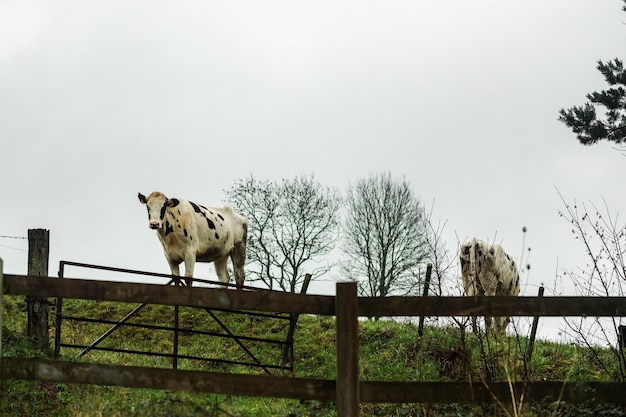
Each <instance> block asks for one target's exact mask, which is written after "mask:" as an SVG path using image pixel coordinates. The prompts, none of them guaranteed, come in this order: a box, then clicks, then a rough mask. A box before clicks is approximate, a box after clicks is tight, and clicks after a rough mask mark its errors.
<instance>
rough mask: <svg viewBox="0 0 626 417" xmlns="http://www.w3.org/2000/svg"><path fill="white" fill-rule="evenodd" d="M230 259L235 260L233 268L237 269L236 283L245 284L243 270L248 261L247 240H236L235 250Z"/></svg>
mask: <svg viewBox="0 0 626 417" xmlns="http://www.w3.org/2000/svg"><path fill="white" fill-rule="evenodd" d="M230 259H231V261H232V262H233V269H234V270H235V283H236V284H237V287H241V286H242V285H243V282H244V280H245V279H246V277H245V275H244V272H243V265H244V264H245V262H246V244H245V242H236V243H235V245H234V247H233V250H232V252H231V254H230Z"/></svg>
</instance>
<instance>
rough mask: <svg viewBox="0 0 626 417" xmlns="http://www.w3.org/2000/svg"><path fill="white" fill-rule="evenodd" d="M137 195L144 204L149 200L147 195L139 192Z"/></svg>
mask: <svg viewBox="0 0 626 417" xmlns="http://www.w3.org/2000/svg"><path fill="white" fill-rule="evenodd" d="M137 197H139V201H140V202H141V203H142V204H146V202H147V201H148V200H146V196H145V195H143V194H141V193H139V194H137Z"/></svg>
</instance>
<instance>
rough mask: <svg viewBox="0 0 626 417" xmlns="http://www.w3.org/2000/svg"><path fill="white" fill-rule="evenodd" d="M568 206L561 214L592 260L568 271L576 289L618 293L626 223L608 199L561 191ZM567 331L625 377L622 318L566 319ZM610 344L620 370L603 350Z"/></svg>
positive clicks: (625, 276)
mask: <svg viewBox="0 0 626 417" xmlns="http://www.w3.org/2000/svg"><path fill="white" fill-rule="evenodd" d="M559 196H560V197H561V200H562V201H563V205H564V206H565V209H564V210H563V211H561V212H560V213H559V214H560V216H561V217H562V218H564V219H565V220H566V221H567V222H568V223H569V224H570V226H571V228H572V229H571V233H572V234H573V235H574V238H575V239H577V240H579V241H580V242H581V243H582V245H583V246H584V249H585V252H586V254H587V256H588V260H589V262H588V263H587V265H586V266H585V267H583V268H579V270H578V271H565V276H566V277H568V278H570V279H571V280H572V282H573V283H574V287H575V290H576V293H577V294H578V295H582V296H607V297H608V296H619V297H623V296H624V295H625V292H626V291H625V290H626V258H625V256H624V251H625V250H626V249H625V248H626V225H624V224H620V223H619V219H618V216H617V215H615V216H613V215H612V214H611V213H610V210H609V208H608V205H607V204H606V201H605V202H604V208H603V209H599V208H598V207H597V206H596V205H595V204H593V203H591V204H590V207H589V208H588V207H587V205H586V204H577V203H576V202H574V203H573V204H571V205H570V204H568V203H566V202H565V199H564V198H563V196H562V195H561V194H560V193H559ZM565 322H566V325H567V327H568V329H567V330H566V332H567V333H568V334H569V335H570V336H572V337H573V338H574V339H575V340H576V341H577V342H578V343H579V344H581V345H583V346H586V347H587V348H589V352H590V353H591V356H592V358H593V359H594V360H595V362H596V364H597V365H598V366H599V367H600V368H601V369H603V370H604V371H605V372H606V373H607V375H608V376H609V377H615V378H617V379H619V380H621V381H626V357H625V352H624V349H622V348H620V347H619V346H617V343H616V342H617V334H618V329H619V324H620V323H619V318H615V317H612V318H608V319H599V318H595V319H592V318H581V319H566V320H565ZM602 345H604V346H608V347H609V348H610V349H611V352H612V353H613V359H612V360H613V361H615V362H614V363H617V364H618V365H619V366H618V367H619V371H618V373H617V374H616V373H614V372H611V371H610V369H612V368H613V366H612V364H609V363H606V362H605V361H606V360H607V358H606V356H604V355H601V354H600V346H602Z"/></svg>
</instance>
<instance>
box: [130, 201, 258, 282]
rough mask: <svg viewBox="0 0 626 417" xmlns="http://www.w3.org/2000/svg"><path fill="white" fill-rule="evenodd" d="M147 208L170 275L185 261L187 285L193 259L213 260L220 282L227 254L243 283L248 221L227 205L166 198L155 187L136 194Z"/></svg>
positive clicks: (225, 272)
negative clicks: (218, 205)
mask: <svg viewBox="0 0 626 417" xmlns="http://www.w3.org/2000/svg"><path fill="white" fill-rule="evenodd" d="M138 197H139V201H140V202H141V203H143V204H145V205H146V206H147V208H148V218H149V225H150V228H151V229H155V230H156V231H157V236H158V237H159V240H160V241H161V244H162V245H163V250H164V252H165V257H166V259H167V262H168V264H169V266H170V270H171V272H172V275H180V269H179V265H180V264H181V262H184V263H185V277H186V278H187V279H186V281H187V285H188V286H191V283H192V279H191V278H192V277H193V271H194V266H195V263H196V262H213V263H214V265H215V272H216V273H217V276H218V278H219V280H220V281H221V282H229V281H230V276H229V274H228V270H227V268H226V264H227V262H228V258H229V257H230V258H231V261H232V263H233V269H234V273H235V281H236V283H237V285H238V286H241V285H243V282H244V278H245V277H244V272H243V265H244V262H245V258H246V238H247V233H248V222H247V220H246V219H245V217H243V216H241V215H239V214H237V213H236V212H235V211H233V209H232V208H230V207H227V206H226V207H205V206H201V205H198V204H195V203H192V202H191V201H187V200H182V199H180V200H179V199H176V198H172V199H168V198H167V197H166V196H165V195H164V194H163V193H161V192H158V191H155V192H153V193H152V194H150V195H149V196H148V197H145V196H144V195H143V194H141V193H140V194H139V195H138Z"/></svg>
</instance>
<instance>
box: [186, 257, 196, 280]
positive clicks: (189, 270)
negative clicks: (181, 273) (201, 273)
mask: <svg viewBox="0 0 626 417" xmlns="http://www.w3.org/2000/svg"><path fill="white" fill-rule="evenodd" d="M195 266H196V255H195V254H193V253H191V254H187V255H185V283H186V284H187V286H188V287H191V286H192V285H193V270H194V268H195Z"/></svg>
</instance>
